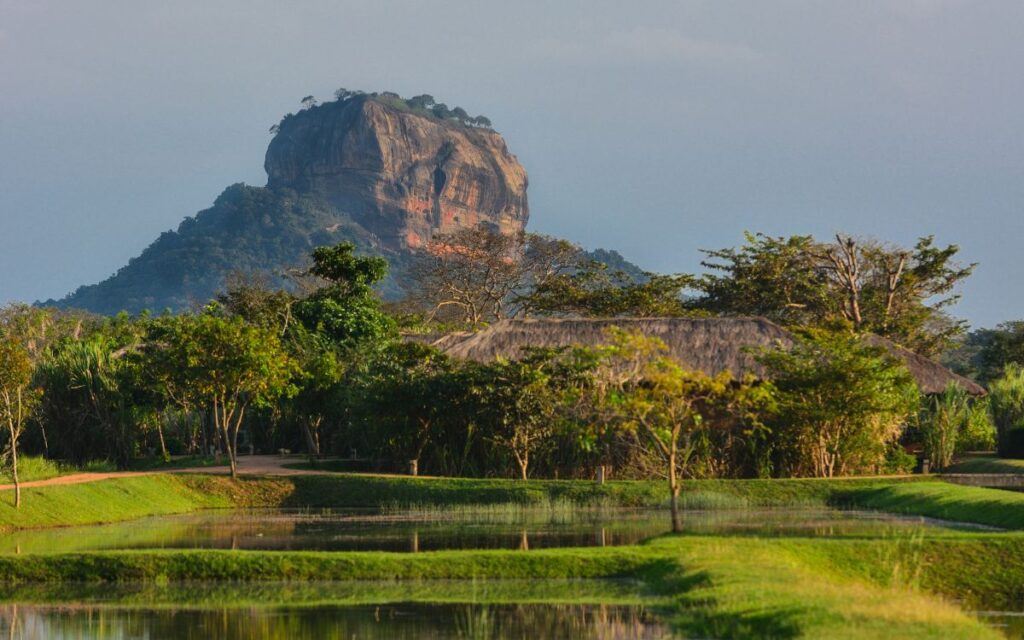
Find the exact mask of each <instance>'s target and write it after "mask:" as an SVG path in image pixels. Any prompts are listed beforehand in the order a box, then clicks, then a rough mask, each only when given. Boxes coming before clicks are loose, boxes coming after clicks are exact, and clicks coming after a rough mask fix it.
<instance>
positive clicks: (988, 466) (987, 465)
mask: <svg viewBox="0 0 1024 640" xmlns="http://www.w3.org/2000/svg"><path fill="white" fill-rule="evenodd" d="M946 473H1012V474H1024V460H1016V459H1013V458H999V457H996V456H994V455H978V456H971V457H969V458H964V459H963V460H960V461H959V462H957V463H956V464H954V465H952V466H951V467H949V468H948V469H946Z"/></svg>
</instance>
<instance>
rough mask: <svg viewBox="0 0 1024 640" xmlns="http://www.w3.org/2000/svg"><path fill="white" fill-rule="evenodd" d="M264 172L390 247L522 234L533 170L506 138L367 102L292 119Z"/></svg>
mask: <svg viewBox="0 0 1024 640" xmlns="http://www.w3.org/2000/svg"><path fill="white" fill-rule="evenodd" d="M264 166H265V168H266V170H267V176H268V183H267V186H268V187H270V188H271V189H278V188H290V189H294V190H295V191H298V192H300V193H314V194H316V195H317V196H318V197H322V198H324V199H325V200H326V201H327V202H329V203H330V204H331V205H332V206H334V207H336V208H337V209H338V210H339V211H341V212H344V213H346V214H348V215H349V216H351V218H352V219H353V221H354V222H356V223H357V224H359V225H361V226H363V227H364V228H365V229H366V230H367V231H368V232H369V233H370V234H372V235H373V236H374V237H376V238H377V239H378V240H379V242H380V243H381V244H382V245H383V246H384V247H385V248H388V249H391V250H397V251H402V250H407V249H415V248H416V247H419V246H422V245H423V244H424V243H425V242H427V241H428V240H429V239H430V238H431V237H432V236H433V235H435V234H437V233H446V232H450V231H454V230H456V229H459V228H461V227H474V226H477V225H480V224H485V225H488V226H490V227H492V228H494V229H496V230H500V231H502V232H505V233H512V232H517V231H521V230H523V229H524V228H525V226H526V222H527V219H528V217H529V209H528V206H527V200H526V187H527V178H526V171H525V170H524V169H523V167H522V166H521V165H520V164H519V162H518V160H516V158H515V156H513V155H512V154H511V153H509V151H508V148H507V146H506V145H505V141H504V139H503V138H502V137H501V136H500V135H499V134H498V133H496V132H494V131H492V130H490V129H481V128H476V127H468V126H464V125H462V124H458V123H456V122H454V121H450V120H441V119H438V118H433V117H430V116H429V115H419V114H416V113H413V112H411V111H409V110H406V109H402V108H398V107H395V106H392V105H389V104H387V103H385V102H381V101H378V100H375V99H372V98H369V97H358V98H352V99H349V100H345V101H341V102H332V103H327V104H324V105H321V106H319V107H314V108H312V109H307V110H305V111H302V112H300V113H298V114H296V115H294V116H291V117H289V118H286V119H285V120H284V121H283V122H282V123H281V125H280V128H279V130H278V132H277V135H276V136H275V137H274V139H273V141H271V143H270V146H269V148H268V149H267V155H266V161H265V164H264Z"/></svg>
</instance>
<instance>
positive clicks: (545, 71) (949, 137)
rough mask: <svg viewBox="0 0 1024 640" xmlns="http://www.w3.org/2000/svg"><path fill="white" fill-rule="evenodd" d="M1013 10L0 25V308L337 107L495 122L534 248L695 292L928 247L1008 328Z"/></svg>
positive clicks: (834, 9) (1018, 45)
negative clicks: (737, 279)
mask: <svg viewBox="0 0 1024 640" xmlns="http://www.w3.org/2000/svg"><path fill="white" fill-rule="evenodd" d="M1022 28H1024V3H1021V2H1018V1H1009V0H1008V1H1005V2H1004V1H999V0H990V1H986V2H977V1H975V2H971V1H969V0H878V1H876V2H817V1H810V0H808V1H804V2H796V1H790V2H787V1H782V0H780V1H775V2H762V1H758V0H750V1H749V2H729V1H726V0H714V1H712V0H707V1H699V2H680V1H678V0H671V1H665V2H637V3H624V2H612V1H608V2H601V1H595V0H586V1H579V2H571V1H563V2H557V3H551V2H539V1H538V2H534V1H529V0H520V1H519V2H476V1H475V2H470V1H468V0H467V1H465V2H448V1H444V0H434V1H433V2H417V1H412V0H409V1H406V2H385V1H376V0H363V1H362V2H341V1H337V0H331V1H324V2H288V3H285V2H259V1H253V0H248V1H246V2H242V1H241V0H238V1H218V2H209V1H204V2H191V1H177V2H168V3H152V2H137V1H133V0H123V1H114V0H110V1H99V0H97V1H93V2H51V1H47V0H32V1H31V2H28V1H25V0H0V302H2V301H6V300H28V301H31V300H36V299H45V298H50V297H60V296H63V295H64V294H66V293H68V292H69V291H71V290H72V289H74V288H75V287H76V286H78V285H80V284H87V283H93V282H96V281H98V280H101V279H103V278H105V277H107V276H109V275H110V274H111V273H112V272H114V271H115V270H116V269H117V268H118V267H120V266H122V265H123V264H125V263H126V262H127V261H128V259H129V258H131V257H132V256H134V255H137V254H138V253H139V252H140V251H141V250H142V249H143V248H144V247H145V246H146V245H148V244H149V243H150V242H151V241H152V240H154V239H155V238H156V236H157V235H158V234H159V233H160V232H162V231H164V230H167V229H171V228H175V227H177V225H178V223H179V222H180V220H181V219H182V218H183V217H185V216H187V215H194V214H195V213H196V212H197V211H198V210H200V209H202V208H205V207H208V206H209V205H210V204H211V203H212V202H213V199H214V198H215V197H216V196H217V195H218V194H219V193H220V191H221V190H222V189H223V188H224V187H226V186H227V185H229V184H231V183H234V182H247V183H250V184H264V182H265V179H266V178H265V174H264V173H263V169H262V164H263V153H264V151H265V149H266V145H267V143H268V142H269V140H270V135H269V134H268V133H267V129H268V127H269V126H270V125H272V124H274V123H276V122H277V121H278V120H279V119H280V117H281V115H283V114H284V113H286V112H289V111H295V110H297V109H298V108H299V100H300V99H301V98H302V97H303V96H305V95H307V94H314V95H316V96H318V97H320V98H329V97H330V96H331V94H332V93H333V91H334V89H336V88H338V87H348V88H353V89H365V90H368V91H378V90H391V91H396V92H398V93H401V94H403V95H413V94H417V93H430V94H432V95H433V96H435V97H436V98H437V99H438V100H441V101H444V102H447V103H448V104H449V105H460V106H462V107H464V108H465V109H466V110H467V111H469V112H470V113H471V114H484V115H486V116H488V117H490V119H491V120H492V121H493V122H494V125H495V128H497V129H498V131H500V132H501V133H502V134H504V136H505V137H506V139H507V140H508V143H509V146H510V148H511V150H512V152H513V153H515V154H516V155H518V157H519V159H520V160H521V161H522V163H523V164H524V165H525V167H526V169H527V171H528V172H529V174H530V204H531V210H532V216H531V227H532V228H533V230H535V231H541V232H545V233H551V234H554V235H557V236H562V237H566V238H569V239H572V240H575V241H578V242H581V243H583V244H584V245H586V246H587V247H590V248H594V247H607V248H613V249H617V250H619V251H620V252H621V253H622V254H623V255H624V256H625V257H627V258H628V259H630V260H633V261H634V262H637V263H639V264H640V265H641V266H643V267H645V268H648V269H653V270H659V271H696V270H699V268H700V267H699V262H700V254H699V253H698V249H699V248H702V247H703V248H718V247H723V246H731V245H735V244H738V243H739V242H740V241H741V240H742V232H743V231H744V230H745V229H749V230H754V231H756V230H761V231H765V232H768V233H772V234H778V235H782V234H787V235H788V234H793V233H813V234H815V235H818V236H822V237H826V236H829V235H831V234H832V233H834V232H835V231H839V230H842V231H849V232H853V233H856V234H865V235H871V236H875V237H878V238H880V239H884V240H890V241H893V242H898V243H901V244H912V243H913V241H914V239H915V238H916V237H917V236H919V235H924V234H935V235H936V237H937V239H938V241H939V242H940V243H943V244H945V243H957V244H960V245H961V246H962V248H963V258H964V260H965V261H977V262H980V263H981V266H980V267H979V268H978V270H977V272H976V274H975V276H973V278H972V279H971V280H970V281H969V282H968V284H967V285H966V286H965V287H964V289H963V292H962V293H963V295H964V298H963V302H962V303H961V304H960V305H959V306H958V307H957V308H955V309H954V313H956V314H957V315H959V316H962V317H966V318H967V319H969V320H970V321H971V322H972V324H974V325H975V326H989V325H992V324H995V323H996V322H1000V321H1003V320H1008V319H1016V318H1024V278H1021V277H1020V273H1021V271H1022V270H1024V252H1022V251H1021V246H1022V243H1024V242H1022V241H1024V215H1022V211H1021V209H1022V203H1024V126H1022V125H1024V108H1022V98H1024V74H1022V73H1021V70H1020V65H1021V61H1022V60H1024V38H1021V35H1020V34H1021V30H1022Z"/></svg>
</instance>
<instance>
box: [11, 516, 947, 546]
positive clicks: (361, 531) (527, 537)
mask: <svg viewBox="0 0 1024 640" xmlns="http://www.w3.org/2000/svg"><path fill="white" fill-rule="evenodd" d="M945 526H951V525H940V524H939V523H935V522H930V521H925V520H923V519H921V518H914V517H903V516H895V515H889V514H879V513H873V512H858V511H840V510H836V509H826V508H816V509H751V510H730V511H690V512H687V513H686V514H685V515H684V531H685V532H686V533H689V534H695V535H750V536H762V537H763V536H878V535H884V534H889V533H894V532H897V531H906V530H908V529H912V530H916V529H921V528H927V529H931V530H935V531H940V530H941V529H942V528H944V527H945ZM668 530H669V521H668V516H667V514H666V513H665V512H662V511H640V510H624V509H617V510H601V511H599V512H586V511H583V512H581V513H579V514H575V515H573V516H571V517H567V516H566V514H558V515H557V516H552V514H550V513H547V512H544V511H540V512H537V513H533V512H530V511H526V510H524V511H521V512H516V513H514V514H512V515H511V516H509V517H503V518H493V517H484V516H481V515H478V514H469V515H466V514H463V515H462V516H460V517H452V518H448V517H445V516H444V514H442V515H441V516H437V515H424V514H421V513H415V512H411V513H403V512H395V513H389V514H386V515H382V514H380V513H372V512H367V511H351V510H350V511H342V512H338V511H334V512H297V511H287V510H260V511H211V512H204V513H199V514H190V515H182V516H161V517H155V518H145V519H142V520H135V521H131V522H126V523H120V524H111V525H98V526H88V527H69V528H66V529H59V530H46V531H21V532H16V533H12V534H9V535H5V536H3V539H2V540H0V553H65V552H76V551H100V550H110V549H160V548H220V549H262V550H318V551H400V552H413V553H416V552H421V551H434V550H440V549H522V550H524V551H525V550H531V549H543V548H551V547H568V546H573V547H587V546H616V545H628V544H636V543H638V542H642V541H643V540H646V539H648V538H651V537H653V536H656V535H659V534H662V533H666V532H667V531H668Z"/></svg>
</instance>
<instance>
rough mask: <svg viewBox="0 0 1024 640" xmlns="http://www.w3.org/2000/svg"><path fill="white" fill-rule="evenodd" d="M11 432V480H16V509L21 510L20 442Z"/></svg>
mask: <svg viewBox="0 0 1024 640" xmlns="http://www.w3.org/2000/svg"><path fill="white" fill-rule="evenodd" d="M14 435H15V434H14V432H13V431H12V432H11V478H13V479H14V508H15V509H19V508H21V482H20V481H19V480H18V441H17V440H16V439H15V437H14Z"/></svg>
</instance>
